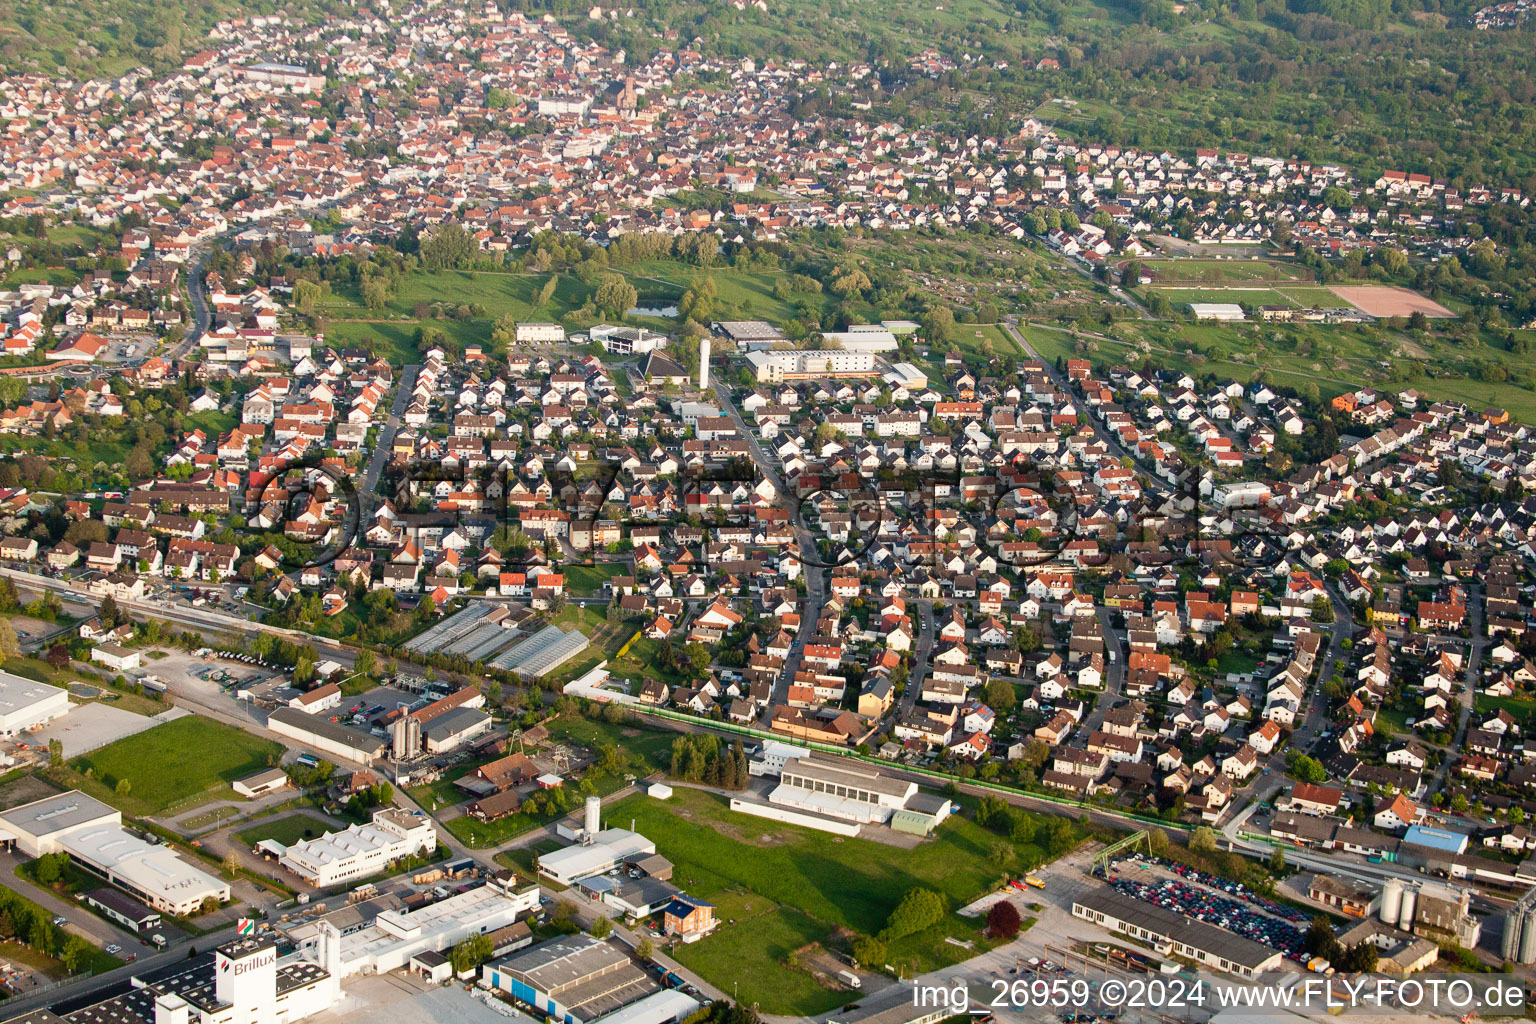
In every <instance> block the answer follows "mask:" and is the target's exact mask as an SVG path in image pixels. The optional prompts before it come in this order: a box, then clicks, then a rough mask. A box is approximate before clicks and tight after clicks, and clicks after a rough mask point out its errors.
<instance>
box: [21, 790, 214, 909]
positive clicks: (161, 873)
mask: <svg viewBox="0 0 1536 1024" xmlns="http://www.w3.org/2000/svg"><path fill="white" fill-rule="evenodd" d="M122 822H123V816H122V813H121V812H120V811H118V810H117V809H116V808H114V807H109V806H108V805H107V804H104V803H102V802H101V801H100V800H97V799H96V798H95V797H91V796H87V795H86V794H84V793H81V792H80V791H79V790H70V791H69V792H67V793H58V794H55V795H54V796H50V797H44V798H43V799H41V800H36V801H33V802H32V803H30V804H23V805H22V806H20V807H13V808H11V809H10V810H8V811H6V812H5V813H4V814H0V829H3V831H4V833H5V835H4V836H3V838H6V839H12V840H14V841H15V843H16V848H17V849H18V850H20V851H21V852H22V853H24V854H27V855H28V856H30V857H41V856H43V855H44V854H50V853H60V852H63V853H67V854H69V856H70V858H71V859H72V860H74V861H76V862H78V863H80V864H82V865H84V866H85V867H87V868H89V869H90V870H91V871H94V872H95V873H96V874H98V875H100V876H101V877H102V878H105V879H106V880H107V881H109V882H111V883H112V884H113V885H116V886H117V887H119V888H121V889H123V890H126V891H127V892H128V893H130V894H132V895H133V896H135V897H137V898H138V899H141V900H143V901H144V902H145V903H147V904H149V905H150V906H151V907H154V908H155V909H156V910H159V911H162V912H164V913H168V914H177V915H185V914H191V913H193V912H195V911H196V910H198V909H199V908H200V907H201V906H202V905H203V902H204V901H205V900H207V899H209V898H212V899H215V900H217V901H219V902H220V903H223V902H225V901H227V900H228V899H229V883H227V882H225V881H222V880H221V879H218V878H214V877H213V876H212V875H209V874H207V873H206V872H203V871H201V870H199V869H198V868H195V867H193V866H192V865H191V864H189V863H188V862H186V861H184V860H182V859H181V858H180V857H178V856H177V855H176V854H175V853H173V852H172V851H171V850H169V849H168V848H166V847H164V846H156V845H152V844H150V843H147V842H145V841H144V840H142V839H140V838H139V837H138V836H137V835H134V834H133V833H132V832H129V831H128V830H127V829H125V828H123V824H122Z"/></svg>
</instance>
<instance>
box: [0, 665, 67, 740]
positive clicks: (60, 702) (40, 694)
mask: <svg viewBox="0 0 1536 1024" xmlns="http://www.w3.org/2000/svg"><path fill="white" fill-rule="evenodd" d="M69 709H70V703H69V691H67V690H61V689H59V688H58V687H57V686H49V685H47V684H46V683H35V682H33V681H32V680H30V679H23V678H22V677H21V676H17V675H12V674H11V673H9V672H0V737H5V738H9V737H12V736H15V735H16V734H18V733H22V732H25V731H27V730H28V729H35V728H37V727H38V726H39V725H42V724H43V723H44V722H51V721H53V720H54V719H55V718H63V717H64V716H65V715H67V714H69Z"/></svg>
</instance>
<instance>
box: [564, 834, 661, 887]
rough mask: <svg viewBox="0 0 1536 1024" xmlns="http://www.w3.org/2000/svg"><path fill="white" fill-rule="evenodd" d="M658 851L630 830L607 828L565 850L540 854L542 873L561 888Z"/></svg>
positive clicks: (649, 842)
mask: <svg viewBox="0 0 1536 1024" xmlns="http://www.w3.org/2000/svg"><path fill="white" fill-rule="evenodd" d="M655 852H656V844H655V843H653V842H651V841H650V840H649V839H647V838H645V836H643V835H641V834H640V833H638V832H631V831H630V830H629V829H627V828H605V829H601V830H599V831H596V832H593V833H589V834H588V835H587V836H586V837H585V841H583V842H580V843H577V844H576V845H574V846H567V847H566V848H565V849H563V850H556V851H554V852H553V853H545V854H540V855H539V874H541V875H544V876H546V877H548V878H550V879H552V880H554V881H556V882H559V883H560V884H561V885H575V884H576V883H577V882H579V881H581V880H582V879H584V878H590V877H592V876H593V875H601V874H606V873H607V872H609V871H612V870H613V869H614V868H617V867H623V866H624V864H625V863H626V862H627V861H630V860H634V859H635V858H637V857H644V856H646V855H648V854H652V853H655Z"/></svg>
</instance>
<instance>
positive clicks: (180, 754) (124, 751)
mask: <svg viewBox="0 0 1536 1024" xmlns="http://www.w3.org/2000/svg"><path fill="white" fill-rule="evenodd" d="M282 754H283V748H282V746H280V745H279V744H277V743H274V742H272V741H271V740H265V739H262V738H261V737H259V736H255V735H253V734H251V733H248V732H245V731H243V730H240V729H236V728H235V727H234V726H230V725H224V724H223V723H222V722H215V721H213V720H212V719H209V718H203V717H201V716H199V715H187V716H185V717H183V718H178V719H176V720H175V721H171V722H166V723H165V724H164V725H157V726H155V727H154V728H153V729H147V730H145V731H144V732H141V733H135V734H134V735H132V736H128V737H125V738H123V739H120V740H118V741H117V742H116V743H111V744H108V745H107V746H105V747H102V748H101V749H100V750H94V751H92V752H91V753H89V754H86V755H84V756H83V757H78V758H76V759H75V760H73V761H71V762H69V763H68V764H67V765H66V766H65V767H63V768H59V769H53V772H54V773H55V774H57V775H58V776H59V778H57V779H56V781H59V782H62V783H65V784H67V785H71V786H78V787H79V788H80V789H82V790H84V791H85V792H87V793H90V794H91V795H92V796H95V797H98V798H99V799H102V800H105V801H107V802H108V803H110V804H113V805H114V806H117V807H120V808H122V810H123V811H124V812H126V813H128V814H131V815H137V816H144V815H150V814H159V813H162V812H164V811H166V810H167V809H170V808H173V807H174V808H181V807H190V806H194V805H196V804H198V803H206V802H207V801H209V800H213V799H215V798H217V797H220V796H233V794H234V791H233V790H231V789H230V788H229V783H230V782H232V781H233V780H235V779H239V778H243V777H245V776H247V775H251V774H253V773H255V772H258V771H261V770H262V769H263V768H269V767H271V766H273V765H275V764H277V762H278V759H279V758H280V757H282Z"/></svg>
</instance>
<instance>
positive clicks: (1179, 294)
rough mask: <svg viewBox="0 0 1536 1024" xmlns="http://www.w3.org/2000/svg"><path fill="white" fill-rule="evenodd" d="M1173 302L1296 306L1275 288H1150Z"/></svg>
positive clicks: (1177, 305)
mask: <svg viewBox="0 0 1536 1024" xmlns="http://www.w3.org/2000/svg"><path fill="white" fill-rule="evenodd" d="M1148 291H1149V292H1151V291H1156V292H1158V293H1159V294H1161V295H1163V296H1165V297H1166V298H1167V299H1168V301H1169V302H1171V303H1173V308H1174V309H1176V310H1177V309H1183V308H1184V306H1185V305H1186V304H1188V303H1191V302H1236V303H1238V304H1239V305H1243V306H1294V305H1296V303H1294V302H1292V301H1291V300H1290V299H1289V298H1288V297H1287V296H1286V295H1285V294H1283V293H1282V292H1279V291H1277V290H1275V289H1273V288H1259V287H1241V286H1237V287H1231V288H1149V289H1148Z"/></svg>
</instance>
